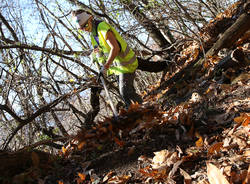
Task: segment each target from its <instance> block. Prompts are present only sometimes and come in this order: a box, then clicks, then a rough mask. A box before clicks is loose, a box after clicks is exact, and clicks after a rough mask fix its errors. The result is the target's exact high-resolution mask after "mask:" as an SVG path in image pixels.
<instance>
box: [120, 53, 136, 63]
mask: <svg viewBox="0 0 250 184" xmlns="http://www.w3.org/2000/svg"><path fill="white" fill-rule="evenodd" d="M135 60H136V56H135V54H134V56H133V57H132V58H131V59H130V60H129V61H122V62H117V64H118V65H121V66H127V65H130V64H132V63H134V62H135Z"/></svg>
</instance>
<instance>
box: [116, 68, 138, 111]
mask: <svg viewBox="0 0 250 184" xmlns="http://www.w3.org/2000/svg"><path fill="white" fill-rule="evenodd" d="M134 78H135V73H123V74H120V75H119V76H118V81H119V91H120V94H121V96H122V98H123V101H124V102H125V104H126V106H127V108H128V107H129V106H130V104H131V103H132V101H133V102H138V103H142V99H141V97H140V95H138V94H137V93H136V91H135V88H134Z"/></svg>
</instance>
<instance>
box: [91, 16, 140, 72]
mask: <svg viewBox="0 0 250 184" xmlns="http://www.w3.org/2000/svg"><path fill="white" fill-rule="evenodd" d="M109 30H111V31H112V32H113V34H114V36H115V38H116V40H117V41H118V43H119V44H120V47H121V48H120V53H119V54H118V56H116V57H115V59H114V66H111V67H110V68H109V69H108V71H107V73H108V75H110V74H115V75H119V74H121V73H133V72H134V71H135V70H136V68H137V67H138V61H137V58H136V55H135V53H134V51H133V50H132V49H131V48H130V47H129V46H128V44H127V42H126V41H125V40H124V39H123V38H122V37H121V35H120V34H119V33H118V32H117V31H116V30H115V29H114V28H113V27H112V26H111V25H109V24H108V23H106V22H104V21H103V22H100V23H99V24H98V26H97V35H98V39H99V43H97V41H96V40H95V37H94V35H93V34H91V43H92V45H93V46H94V47H98V46H99V48H100V49H101V50H102V52H103V53H104V54H105V55H107V54H109V52H110V47H109V45H108V43H107V42H106V35H107V32H108V31H109ZM102 62H103V59H102Z"/></svg>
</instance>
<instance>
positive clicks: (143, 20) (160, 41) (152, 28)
mask: <svg viewBox="0 0 250 184" xmlns="http://www.w3.org/2000/svg"><path fill="white" fill-rule="evenodd" d="M120 2H121V4H123V5H124V7H125V8H126V9H127V10H128V11H129V12H130V13H131V14H132V15H133V16H134V18H135V19H136V20H137V21H138V22H139V23H140V24H141V25H142V26H143V27H144V28H145V29H146V30H147V32H148V33H149V34H150V37H151V38H152V39H153V40H154V41H155V43H156V44H157V45H158V46H159V47H161V48H166V47H169V46H170V45H171V44H170V43H169V42H168V41H167V40H166V39H165V37H164V35H163V34H162V33H161V31H160V30H159V29H158V28H157V27H156V25H155V24H154V23H153V22H152V21H151V20H150V19H148V18H147V17H146V15H145V14H144V13H142V12H141V11H140V9H139V8H138V7H137V6H136V5H135V4H134V3H133V1H125V0H120Z"/></svg>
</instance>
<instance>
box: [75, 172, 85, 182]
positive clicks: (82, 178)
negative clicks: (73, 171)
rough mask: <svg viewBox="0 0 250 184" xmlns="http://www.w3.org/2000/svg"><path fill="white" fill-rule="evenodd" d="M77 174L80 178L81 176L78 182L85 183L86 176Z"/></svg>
mask: <svg viewBox="0 0 250 184" xmlns="http://www.w3.org/2000/svg"><path fill="white" fill-rule="evenodd" d="M77 174H78V176H79V178H78V179H79V180H78V182H80V183H82V182H83V181H85V179H86V174H83V173H77ZM78 182H77V183H78Z"/></svg>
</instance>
